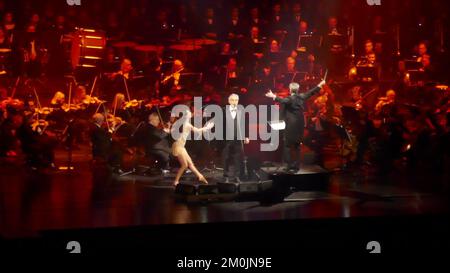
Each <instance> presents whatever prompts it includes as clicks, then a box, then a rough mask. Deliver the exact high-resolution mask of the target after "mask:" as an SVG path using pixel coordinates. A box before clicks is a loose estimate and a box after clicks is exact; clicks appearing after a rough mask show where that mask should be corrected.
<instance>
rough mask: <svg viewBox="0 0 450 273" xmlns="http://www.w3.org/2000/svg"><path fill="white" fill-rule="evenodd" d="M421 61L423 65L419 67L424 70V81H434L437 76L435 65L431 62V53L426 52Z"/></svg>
mask: <svg viewBox="0 0 450 273" xmlns="http://www.w3.org/2000/svg"><path fill="white" fill-rule="evenodd" d="M420 63H421V64H422V67H421V68H419V71H422V72H423V73H424V74H425V75H424V77H423V78H424V79H423V80H424V81H432V80H435V77H436V73H435V72H436V71H435V69H434V66H433V65H432V64H431V58H430V55H428V54H424V55H422V57H421V60H420Z"/></svg>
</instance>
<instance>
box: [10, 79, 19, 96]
mask: <svg viewBox="0 0 450 273" xmlns="http://www.w3.org/2000/svg"><path fill="white" fill-rule="evenodd" d="M19 81H20V76H18V77H17V80H16V83H15V84H14V88H13V91H12V93H11V99H14V96H15V95H16V90H17V86H18V85H19Z"/></svg>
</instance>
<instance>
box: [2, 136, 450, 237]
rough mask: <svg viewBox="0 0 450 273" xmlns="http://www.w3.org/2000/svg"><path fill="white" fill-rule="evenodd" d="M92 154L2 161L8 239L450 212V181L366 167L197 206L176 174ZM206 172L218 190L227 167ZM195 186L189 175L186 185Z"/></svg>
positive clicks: (61, 152)
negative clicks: (128, 169) (117, 168)
mask: <svg viewBox="0 0 450 273" xmlns="http://www.w3.org/2000/svg"><path fill="white" fill-rule="evenodd" d="M89 149H90V147H89V145H82V146H80V149H79V150H76V151H74V153H73V166H74V170H72V171H68V170H56V171H55V170H42V171H39V172H35V171H32V170H29V169H27V168H26V167H25V166H23V164H22V163H21V162H22V160H21V159H19V158H17V159H11V158H8V159H5V158H2V162H1V165H0V166H1V167H0V172H1V179H0V197H1V199H0V200H1V206H0V215H1V217H0V236H1V237H2V238H5V239H21V238H41V236H43V234H48V232H64V231H72V232H73V231H74V230H90V229H99V230H105V229H111V228H112V229H113V230H114V229H116V228H120V229H123V228H125V229H127V228H131V229H133V228H146V227H153V228H157V226H166V227H167V225H172V224H175V225H178V224H182V225H181V226H184V224H207V223H208V224H216V223H236V222H255V223H258V222H259V221H264V222H267V221H269V222H272V221H275V222H276V221H278V220H286V221H289V220H292V221H295V220H298V219H301V220H312V221H314V220H317V219H323V220H326V219H358V218H361V217H365V218H372V217H373V218H374V219H377V218H380V217H392V216H408V217H409V216H413V217H415V216H418V217H419V216H423V215H442V214H444V215H445V214H448V212H449V207H448V201H449V200H448V195H446V194H445V188H443V187H445V184H444V182H443V180H439V177H437V176H436V177H434V178H431V177H430V176H428V177H427V176H423V177H420V176H417V175H416V176H412V175H410V176H408V175H407V174H405V173H396V174H394V175H393V176H390V177H377V176H375V175H374V174H373V173H372V172H371V171H370V169H364V168H363V169H359V170H347V171H327V176H328V179H329V180H328V182H327V184H326V185H325V186H326V187H320V188H303V189H302V188H301V187H300V188H295V187H291V186H292V185H289V187H288V190H289V191H288V192H283V194H284V195H283V196H282V197H283V198H281V199H278V200H277V201H274V202H269V203H267V202H261V200H259V199H258V198H253V199H252V198H250V199H247V200H246V199H243V200H241V199H234V198H230V199H228V200H226V199H225V200H222V201H220V200H219V201H218V202H217V201H215V202H200V203H189V202H184V201H183V200H179V199H178V198H177V195H176V194H175V188H174V187H173V186H172V180H171V177H173V173H171V174H168V175H166V176H165V177H164V176H148V175H147V176H144V175H140V174H129V175H124V176H119V175H115V174H111V173H110V172H109V171H108V170H106V169H100V168H96V167H95V166H94V165H92V163H91V158H90V156H88V155H89V152H88V150H89ZM56 157H57V165H59V166H62V165H64V164H66V159H67V151H65V150H62V149H59V150H57V153H56ZM329 160H333V159H332V158H330V159H329ZM199 167H200V168H201V167H202V166H201V165H199ZM301 172H302V171H301ZM301 172H300V173H301ZM305 173H306V174H307V173H308V172H307V171H304V173H303V174H305ZM205 174H206V176H207V178H208V179H209V180H210V184H212V185H214V184H215V183H217V182H218V181H221V179H220V178H221V175H222V174H221V171H220V170H218V171H214V172H213V173H210V172H209V173H208V172H205ZM283 181H284V179H283ZM194 182H195V181H190V179H189V175H186V180H185V181H183V182H182V183H186V184H189V183H190V184H195V183H194ZM243 183H245V182H243ZM187 226H189V225H187Z"/></svg>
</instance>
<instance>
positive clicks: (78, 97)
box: [72, 85, 89, 104]
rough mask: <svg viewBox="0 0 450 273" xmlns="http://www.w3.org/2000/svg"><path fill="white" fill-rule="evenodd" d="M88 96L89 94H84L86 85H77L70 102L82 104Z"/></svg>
mask: <svg viewBox="0 0 450 273" xmlns="http://www.w3.org/2000/svg"><path fill="white" fill-rule="evenodd" d="M88 97H89V96H88V95H87V94H86V87H84V86H83V85H78V86H77V88H75V92H74V94H73V98H72V102H73V103H74V104H83V103H84V102H85V100H86V99H87V98H88Z"/></svg>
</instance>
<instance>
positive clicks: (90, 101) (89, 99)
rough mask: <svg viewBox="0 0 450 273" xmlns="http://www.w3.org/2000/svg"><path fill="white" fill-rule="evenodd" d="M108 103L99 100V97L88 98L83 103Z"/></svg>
mask: <svg viewBox="0 0 450 273" xmlns="http://www.w3.org/2000/svg"><path fill="white" fill-rule="evenodd" d="M105 102H106V101H104V100H101V99H99V98H98V97H91V96H86V98H85V99H84V100H83V101H82V103H83V104H86V105H90V104H100V103H105Z"/></svg>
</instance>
